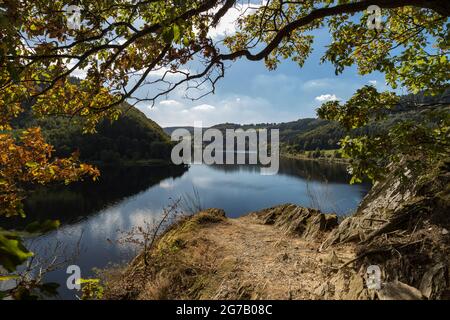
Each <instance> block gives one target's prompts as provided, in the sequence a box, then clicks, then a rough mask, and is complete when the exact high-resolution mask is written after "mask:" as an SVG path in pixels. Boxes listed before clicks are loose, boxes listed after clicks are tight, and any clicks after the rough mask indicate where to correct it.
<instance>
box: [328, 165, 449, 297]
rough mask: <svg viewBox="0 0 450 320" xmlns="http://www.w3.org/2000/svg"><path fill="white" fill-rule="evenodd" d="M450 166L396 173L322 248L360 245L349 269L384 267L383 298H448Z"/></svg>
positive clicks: (372, 193) (379, 185) (335, 231)
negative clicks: (420, 171) (419, 172)
mask: <svg viewBox="0 0 450 320" xmlns="http://www.w3.org/2000/svg"><path fill="white" fill-rule="evenodd" d="M449 168H450V163H449V162H448V161H447V162H441V163H440V164H439V165H438V166H436V167H433V168H430V170H429V172H427V174H420V175H419V174H414V173H411V172H406V173H405V175H403V176H399V175H398V170H397V171H396V172H394V171H393V173H392V174H391V175H390V176H389V177H387V178H386V179H385V180H384V181H382V182H379V183H376V184H375V185H374V186H373V188H372V190H371V191H370V192H369V194H368V195H367V196H366V197H365V198H364V200H363V201H362V203H361V204H360V206H359V208H358V209H357V211H356V213H355V214H354V215H353V216H351V217H348V218H347V219H345V220H344V221H342V222H341V223H340V225H339V227H337V228H335V229H334V230H332V231H331V232H330V234H329V235H328V236H327V237H326V239H325V241H324V242H323V243H322V245H321V246H320V250H326V249H327V248H331V247H332V246H333V245H336V244H341V243H349V242H353V243H356V244H357V258H356V259H355V260H354V261H353V262H352V263H348V265H347V267H351V268H353V270H360V271H359V273H363V272H364V270H366V268H367V267H368V266H369V265H378V266H380V268H381V269H382V271H383V277H382V278H383V279H382V280H383V288H382V289H381V290H380V291H379V292H378V293H379V296H378V298H380V299H391V298H392V299H395V298H401V299H403V298H404V299H406V297H410V298H411V299H418V298H422V297H424V298H428V299H448V298H450V280H449V278H450V254H449V253H450V237H449V235H448V230H449V227H450V216H449V214H448V213H449V212H450V170H449ZM411 288H412V289H411ZM417 292H419V293H420V294H418V293H417Z"/></svg>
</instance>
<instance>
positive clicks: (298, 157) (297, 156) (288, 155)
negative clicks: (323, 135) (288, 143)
mask: <svg viewBox="0 0 450 320" xmlns="http://www.w3.org/2000/svg"><path fill="white" fill-rule="evenodd" d="M280 157H283V158H286V159H294V160H309V161H320V162H331V163H338V164H346V165H347V164H349V163H350V161H351V159H347V158H334V157H330V158H327V157H319V158H310V157H308V156H306V155H303V154H298V153H295V154H294V153H280Z"/></svg>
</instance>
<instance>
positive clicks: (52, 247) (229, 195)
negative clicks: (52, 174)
mask: <svg viewBox="0 0 450 320" xmlns="http://www.w3.org/2000/svg"><path fill="white" fill-rule="evenodd" d="M348 181H349V176H348V174H347V173H346V170H345V166H342V165H337V164H329V163H319V162H313V161H300V160H290V159H281V160H280V170H279V173H278V174H277V175H273V176H263V175H260V168H259V167H258V166H251V165H220V166H219V165H214V166H207V165H192V166H191V167H189V168H182V167H172V168H148V167H135V168H134V167H132V168H119V169H117V168H115V169H103V170H102V177H101V179H100V181H99V182H97V183H90V182H85V183H79V184H76V185H72V186H68V187H63V188H61V187H59V188H55V189H42V190H38V191H36V192H35V194H33V196H31V197H30V198H29V199H28V200H27V202H26V206H25V207H26V208H25V209H26V212H27V214H28V219H29V220H31V221H32V220H41V221H42V220H45V219H52V218H53V219H59V220H60V221H61V222H62V226H61V228H59V229H58V230H57V231H55V232H51V233H49V234H46V235H44V236H41V237H38V238H35V239H30V240H29V241H28V245H29V247H31V249H32V250H33V251H34V252H36V253H37V256H39V257H45V256H47V257H50V256H54V255H55V254H56V255H58V256H60V257H66V258H67V257H72V256H73V253H74V250H75V248H77V250H76V251H77V254H76V256H75V258H74V261H72V262H71V264H76V265H78V266H80V268H81V270H82V277H84V278H87V277H89V276H92V275H93V271H92V269H93V268H104V267H106V266H107V265H108V264H110V263H123V262H126V261H128V260H129V259H130V258H131V257H133V256H134V255H135V254H136V249H135V248H132V247H130V246H125V245H123V244H122V245H121V244H119V243H117V239H118V237H119V234H120V233H119V232H118V230H121V231H128V230H130V229H131V228H133V227H135V226H140V225H143V223H144V222H145V221H150V220H151V219H152V217H157V216H158V215H160V213H161V211H162V209H163V208H165V207H167V206H168V205H169V204H170V203H172V202H173V200H176V199H179V198H185V199H186V198H189V197H190V198H195V194H198V199H199V201H198V202H199V203H200V205H201V206H202V207H203V208H210V207H216V208H223V209H224V210H225V212H226V214H227V216H228V217H238V216H240V215H242V214H244V213H247V212H249V211H254V210H258V209H263V208H267V207H271V206H274V205H278V204H283V203H295V204H299V205H302V206H308V207H316V208H318V209H321V210H322V211H325V212H336V213H338V214H339V215H342V214H348V213H351V212H352V211H353V210H354V209H355V208H356V207H357V205H358V203H359V202H360V201H361V199H362V198H363V197H364V195H365V194H366V193H367V191H368V190H369V188H370V186H369V185H367V184H360V185H349V184H348ZM9 223H11V222H9ZM13 223H18V222H17V221H15V222H13ZM66 278H67V275H66V273H65V267H63V268H61V269H59V270H56V271H53V272H50V273H49V274H48V275H47V277H46V279H47V280H48V281H52V282H58V283H60V284H61V287H60V296H59V298H63V299H74V298H75V294H77V292H76V291H70V290H68V289H67V288H66Z"/></svg>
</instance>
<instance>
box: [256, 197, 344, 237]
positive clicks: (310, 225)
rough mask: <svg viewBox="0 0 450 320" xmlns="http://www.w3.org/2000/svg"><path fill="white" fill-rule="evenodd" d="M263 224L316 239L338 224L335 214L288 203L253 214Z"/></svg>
mask: <svg viewBox="0 0 450 320" xmlns="http://www.w3.org/2000/svg"><path fill="white" fill-rule="evenodd" d="M251 215H252V216H253V217H256V219H258V220H259V221H261V222H262V223H263V224H270V225H274V226H275V227H278V228H280V229H282V230H283V231H284V232H285V233H289V234H295V235H298V236H301V237H303V238H305V239H315V238H318V237H319V236H320V235H322V233H323V232H327V231H330V230H332V229H333V228H335V227H336V226H337V225H338V219H337V216H336V215H335V214H324V213H322V212H320V211H319V210H315V209H310V208H304V207H300V206H297V205H294V204H286V205H281V206H277V207H272V208H269V209H265V210H262V211H258V212H255V213H252V214H251Z"/></svg>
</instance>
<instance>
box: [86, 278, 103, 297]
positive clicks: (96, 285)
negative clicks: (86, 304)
mask: <svg viewBox="0 0 450 320" xmlns="http://www.w3.org/2000/svg"><path fill="white" fill-rule="evenodd" d="M80 284H81V299H82V300H101V299H102V298H103V292H104V288H103V286H102V285H101V284H100V279H80Z"/></svg>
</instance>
